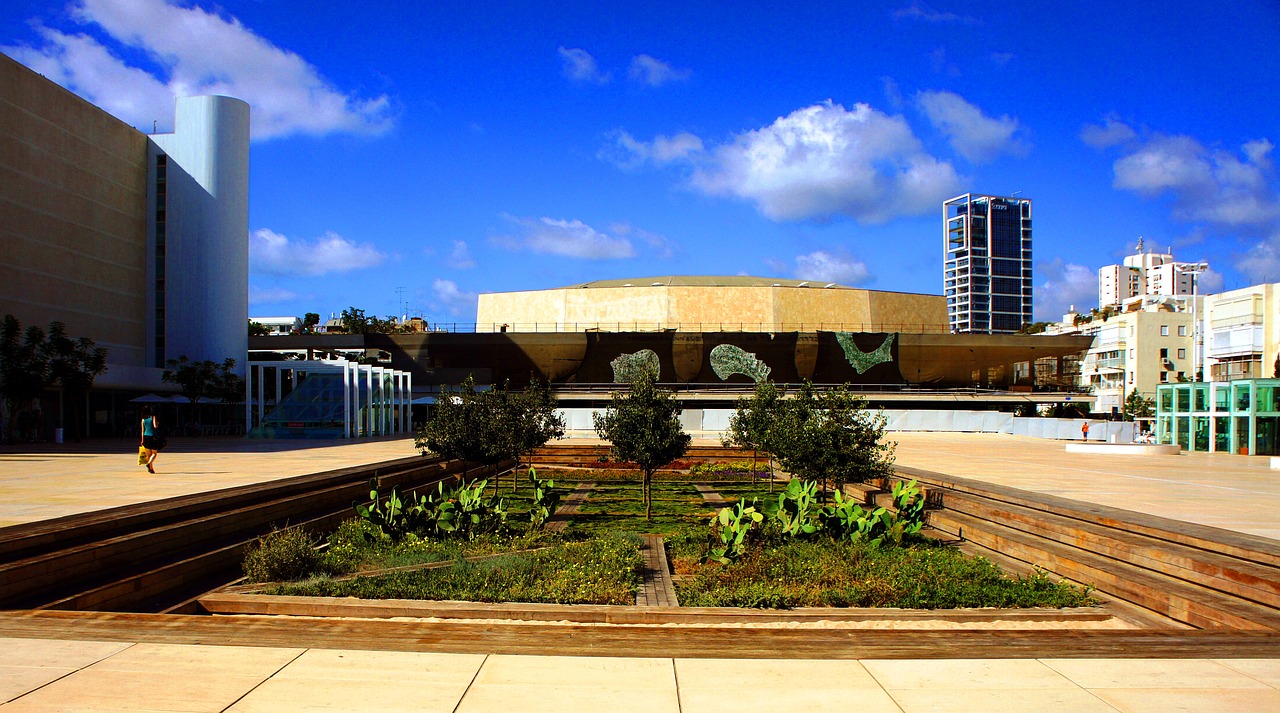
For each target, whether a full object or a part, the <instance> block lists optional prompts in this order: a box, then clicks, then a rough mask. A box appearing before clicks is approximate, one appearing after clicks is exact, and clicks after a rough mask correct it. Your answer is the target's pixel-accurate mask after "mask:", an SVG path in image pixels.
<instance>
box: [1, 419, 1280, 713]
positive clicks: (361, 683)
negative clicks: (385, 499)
mask: <svg viewBox="0 0 1280 713" xmlns="http://www.w3.org/2000/svg"><path fill="white" fill-rule="evenodd" d="M893 438H894V440H896V441H897V442H898V444H899V445H898V451H897V459H898V463H899V464H901V465H904V466H912V467H917V468H922V469H926V470H933V471H938V472H942V473H946V474H950V475H955V476H961V477H966V478H974V479H980V480H984V481H988V482H993V483H999V484H1003V485H1008V486H1012V487H1017V488H1024V489H1027V490H1033V491H1037V492H1042V493H1048V494H1052V495H1057V496H1061V497H1067V498H1073V499H1077V500H1084V501H1091V502H1098V503H1105V504H1107V505H1110V506H1112V507H1119V508H1124V509H1129V510H1135V511H1139V512H1143V513H1147V514H1151V515H1158V516H1162V517H1169V518H1175V519H1179V520H1184V521H1189V522H1196V523H1201V524H1205V525H1212V526H1216V527H1222V528H1227V529H1232V530H1237V531H1241V532H1247V533H1252V534H1255V535H1261V536H1266V537H1273V538H1276V537H1280V523H1277V518H1276V515H1275V514H1276V513H1280V472H1278V471H1271V470H1270V468H1269V467H1268V465H1269V464H1268V460H1267V459H1265V458H1249V457H1246V456H1230V455H1208V454H1190V455H1179V456H1131V455H1123V456H1122V455H1093V454H1074V453H1073V454H1068V453H1066V452H1065V449H1064V443H1063V442H1060V441H1049V440H1042V439H1034V438H1026V437H1016V436H1007V435H998V434H956V433H900V434H894V435H893ZM134 453H135V447H134V446H133V445H132V444H128V443H125V442H92V443H86V444H80V445H75V444H67V445H63V446H52V445H50V446H45V447H42V448H40V449H37V450H33V451H28V452H22V453H18V452H15V451H13V450H0V525H10V524H16V523H21V522H31V521H35V520H41V519H47V518H52V517H58V516H61V515H67V514H72V513H76V512H86V511H90V510H95V509H101V508H106V507H113V506H117V505H123V504H128V503H134V502H142V501H146V500H153V499H158V498H163V497H171V496H177V495H184V494H188V493H193V492H200V491H205V490H211V489H217V488H222V487H230V486H235V485H243V484H246V483H251V482H257V481H263V480H269V479H275V478H283V477H288V476H294V475H303V474H306V473H313V472H318V471H322V470H329V469H334V468H339V467H344V466H349V465H357V464H365V463H372V462H378V461H383V460H388V459H393V458H401V457H406V456H411V455H414V453H415V452H414V450H413V445H412V440H411V439H407V438H398V439H388V440H381V441H376V442H364V443H351V444H342V445H332V444H321V445H317V444H314V443H310V444H304V443H276V442H264V441H245V440H242V439H191V440H184V439H175V440H174V441H173V442H172V445H171V446H170V448H169V449H168V450H166V451H165V453H164V454H163V455H162V457H161V460H160V462H159V464H158V468H157V470H158V471H159V473H158V474H157V475H150V474H148V473H146V471H145V470H144V469H142V468H141V467H139V466H137V465H134V460H133V457H134ZM868 635H869V636H874V633H868ZM3 701H7V703H4V704H3V705H0V708H2V709H3V710H5V711H8V710H14V711H23V710H37V711H64V710H74V711H137V710H153V711H223V710H226V711H257V710H263V711H266V710H270V711H300V710H316V711H322V710H335V711H336V710H343V711H358V710H370V711H372V710H378V711H395V710H401V709H403V710H426V711H434V710H440V711H489V710H503V711H509V710H512V709H513V708H512V707H513V706H519V707H521V708H523V707H525V706H528V705H533V706H536V707H537V709H538V710H540V711H547V712H550V711H560V710H564V711H575V712H576V711H598V710H609V711H613V712H616V713H621V712H622V711H631V710H637V711H655V712H660V711H681V713H689V712H690V711H704V710H707V711H710V710H724V709H727V708H733V709H735V710H770V709H776V708H780V707H783V706H797V705H798V706H799V707H801V708H803V709H805V710H814V711H823V710H833V711H834V710H848V709H849V708H850V707H856V708H857V709H859V710H868V711H880V710H885V711H934V710H946V711H969V710H972V711H999V710H1010V711H1026V710H1063V711H1093V710H1098V711H1169V710H1196V711H1202V712H1205V713H1208V712H1211V711H1219V710H1221V711H1231V712H1232V713H1242V712H1244V711H1274V710H1280V660H1274V659H1268V660H1251V659H1250V660H1238V659H1223V660H1210V659H1180V660H1170V659H1160V660H1146V659H1008V660H962V659H951V660H947V659H942V660H926V661H912V660H892V661H890V660H859V661H836V660H823V661H812V660H767V659H753V660H734V661H724V660H710V659H684V658H674V659H673V658H657V659H655V658H604V657H600V658H571V657H558V656H512V655H488V656H486V655H479V654H477V655H464V654H444V653H411V652H374V651H341V650H322V649H292V648H269V647H257V648H246V647H233V646H212V645H198V646H189V645H172V644H156V643H128V642H125V643H114V642H113V643H107V642H90V641H57V640H40V639H0V702H3Z"/></svg>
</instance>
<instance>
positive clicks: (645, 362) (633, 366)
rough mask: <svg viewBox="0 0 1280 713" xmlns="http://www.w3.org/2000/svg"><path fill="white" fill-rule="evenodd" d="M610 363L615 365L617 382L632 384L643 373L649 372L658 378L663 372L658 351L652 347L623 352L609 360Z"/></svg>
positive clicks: (614, 371)
mask: <svg viewBox="0 0 1280 713" xmlns="http://www.w3.org/2000/svg"><path fill="white" fill-rule="evenodd" d="M609 365H610V366H612V367H613V381H614V383H617V384H630V383H632V382H633V381H635V380H636V379H638V378H639V377H640V375H641V374H643V373H648V374H649V375H651V376H653V378H654V380H657V378H658V376H659V374H661V372H662V364H660V363H659V362H658V353H657V352H655V351H653V350H652V349H641V350H640V351H638V352H636V353H634V354H622V355H620V356H619V357H618V358H617V359H614V360H613V361H611V362H609Z"/></svg>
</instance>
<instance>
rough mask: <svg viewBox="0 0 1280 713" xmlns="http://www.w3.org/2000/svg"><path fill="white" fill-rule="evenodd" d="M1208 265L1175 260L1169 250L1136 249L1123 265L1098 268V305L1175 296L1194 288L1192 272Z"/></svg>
mask: <svg viewBox="0 0 1280 713" xmlns="http://www.w3.org/2000/svg"><path fill="white" fill-rule="evenodd" d="M1208 268H1209V266H1208V264H1207V263H1202V262H1190V263H1189V262H1177V261H1175V260H1174V259H1173V253H1172V252H1167V253H1155V252H1145V253H1144V252H1142V239H1141V238H1139V239H1138V250H1137V252H1136V253H1134V254H1133V255H1130V256H1128V257H1126V258H1125V259H1124V264H1123V265H1106V266H1104V267H1102V268H1099V269H1098V306H1099V307H1107V306H1111V307H1126V306H1127V305H1129V303H1130V301H1131V300H1133V299H1135V298H1138V297H1177V296H1182V295H1191V294H1194V292H1195V276H1196V275H1197V274H1199V273H1200V272H1203V271H1205V270H1207V269H1208Z"/></svg>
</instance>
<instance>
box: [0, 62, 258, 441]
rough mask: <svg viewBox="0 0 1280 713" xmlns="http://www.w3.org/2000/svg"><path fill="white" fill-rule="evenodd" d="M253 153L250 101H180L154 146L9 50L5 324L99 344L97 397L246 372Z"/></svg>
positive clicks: (3, 106)
mask: <svg viewBox="0 0 1280 713" xmlns="http://www.w3.org/2000/svg"><path fill="white" fill-rule="evenodd" d="M248 158H249V107H248V105H247V104H245V103H244V102H242V101H239V100H237V99H231V98H228V97H184V98H180V99H178V100H177V107H176V122H175V131H174V133H172V134H164V135H152V136H149V135H147V134H144V133H142V132H139V131H137V130H136V129H134V128H132V127H130V126H128V125H126V124H124V123H123V122H121V121H119V120H118V119H116V118H114V117H112V116H111V115H110V114H108V113H107V112H105V111H103V110H101V109H99V108H98V107H96V106H94V105H92V104H90V103H89V102H87V101H85V100H83V99H81V98H80V97H78V96H76V95H75V94H73V93H71V92H69V91H67V90H66V89H63V88H62V87H60V86H58V85H57V84H55V83H53V82H51V81H49V80H48V79H46V78H44V77H42V76H40V75H39V74H37V73H35V72H33V71H31V70H30V69H28V68H26V67H24V66H23V65H21V64H19V63H18V62H16V61H14V60H13V59H11V58H9V57H6V56H3V55H0V185H2V186H3V190H2V191H0V216H2V217H3V219H0V240H2V241H3V244H4V246H5V256H4V259H3V260H0V314H4V313H7V314H13V315H14V316H16V317H17V318H18V319H19V320H21V321H22V323H23V324H24V325H38V326H41V327H44V326H47V325H48V324H49V323H50V322H52V321H61V322H63V323H65V324H66V325H67V331H68V333H69V334H71V335H73V336H77V337H79V336H83V337H88V338H90V339H92V340H94V342H96V343H97V345H98V346H102V347H105V348H106V349H107V371H106V373H104V374H102V375H101V376H100V377H98V379H97V381H96V382H95V388H96V389H97V390H98V391H100V392H101V391H103V390H107V391H111V390H123V391H128V390H156V389H159V388H163V386H162V384H161V380H160V374H161V370H162V367H163V365H164V362H165V360H166V359H171V358H177V357H179V356H182V355H185V356H188V357H189V358H191V359H193V360H204V359H210V360H215V361H219V362H220V361H222V360H223V359H226V358H228V357H231V358H234V359H236V360H237V361H238V362H240V364H241V365H243V362H244V360H245V354H246V351H247V334H246V328H245V320H246V318H247V316H248V194H249V192H248V186H249V184H248V181H249V178H248ZM113 408H114V407H113ZM52 410H53V409H51V408H48V407H46V408H45V409H44V411H45V412H46V413H49V412H51V411H52ZM94 411H95V416H94V417H95V418H97V415H96V414H97V413H101V409H98V408H97V406H94Z"/></svg>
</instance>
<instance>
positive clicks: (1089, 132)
mask: <svg viewBox="0 0 1280 713" xmlns="http://www.w3.org/2000/svg"><path fill="white" fill-rule="evenodd" d="M1137 135H1138V134H1137V133H1136V132H1135V131H1134V130H1133V129H1131V128H1129V125H1128V124H1126V123H1124V122H1123V121H1120V120H1119V119H1117V118H1115V117H1114V116H1108V117H1106V118H1105V119H1103V120H1102V123H1101V124H1085V125H1084V127H1083V128H1081V129H1080V140H1081V141H1083V142H1085V143H1086V144H1088V145H1090V146H1092V147H1093V148H1095V149H1106V148H1111V147H1112V146H1116V145H1119V144H1123V143H1125V142H1127V141H1131V140H1133V138H1134V137H1135V136H1137Z"/></svg>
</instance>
